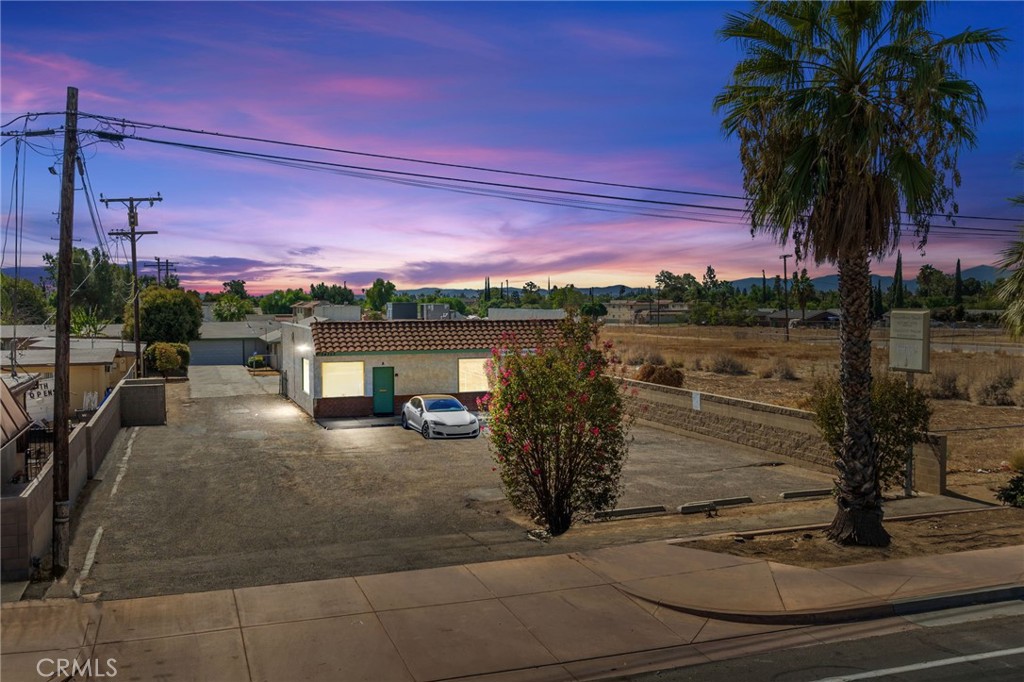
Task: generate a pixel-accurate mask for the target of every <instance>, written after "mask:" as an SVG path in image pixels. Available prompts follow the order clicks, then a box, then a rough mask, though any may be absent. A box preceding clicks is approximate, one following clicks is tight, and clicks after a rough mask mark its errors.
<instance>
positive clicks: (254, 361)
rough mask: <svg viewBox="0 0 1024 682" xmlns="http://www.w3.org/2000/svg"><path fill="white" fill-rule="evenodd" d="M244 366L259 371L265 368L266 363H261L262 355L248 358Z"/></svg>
mask: <svg viewBox="0 0 1024 682" xmlns="http://www.w3.org/2000/svg"><path fill="white" fill-rule="evenodd" d="M245 364H246V365H247V366H248V367H249V369H260V368H262V367H265V366H266V363H265V362H264V361H263V356H262V355H252V356H250V357H249V360H248V361H247V362H246V363H245Z"/></svg>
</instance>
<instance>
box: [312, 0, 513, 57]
mask: <svg viewBox="0 0 1024 682" xmlns="http://www.w3.org/2000/svg"><path fill="white" fill-rule="evenodd" d="M314 11H316V12H318V13H319V15H320V16H321V17H323V18H324V19H326V20H329V21H333V22H335V23H337V24H338V25H340V26H342V27H344V28H346V29H349V30H356V31H362V32H364V33H372V34H375V35H380V36H386V37H389V38H398V39H400V40H405V41H408V42H413V43H420V44H422V45H427V46H430V47H439V48H442V49H446V50H455V51H461V52H469V53H471V54H475V55H478V56H481V57H489V58H495V57H497V56H499V51H498V49H497V48H496V47H495V46H494V45H492V44H491V43H489V42H487V41H486V40H484V39H482V38H480V37H479V36H478V35H476V34H474V33H471V32H469V31H465V30H461V29H458V28H455V27H453V26H451V25H449V24H446V23H444V22H442V21H438V20H435V19H431V18H429V17H426V16H423V15H420V14H415V13H413V12H408V11H404V10H399V9H396V8H395V7H394V6H381V5H367V4H362V5H341V6H337V5H334V6H332V5H328V6H326V7H325V6H324V5H319V6H316V10H314Z"/></svg>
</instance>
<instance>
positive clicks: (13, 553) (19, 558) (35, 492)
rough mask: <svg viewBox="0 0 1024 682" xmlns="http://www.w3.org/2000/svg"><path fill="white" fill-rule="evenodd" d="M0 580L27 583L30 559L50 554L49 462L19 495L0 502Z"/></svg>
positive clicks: (51, 481) (51, 500)
mask: <svg viewBox="0 0 1024 682" xmlns="http://www.w3.org/2000/svg"><path fill="white" fill-rule="evenodd" d="M0 530H2V533H0V579H2V580H27V579H28V578H29V577H30V576H31V574H32V559H33V557H36V558H41V557H43V556H44V555H46V554H48V553H49V552H50V538H51V537H52V531H53V460H52V459H51V460H50V461H49V462H47V463H46V465H45V466H44V467H43V469H42V471H40V472H39V475H38V476H36V478H35V479H34V480H32V482H31V483H29V484H28V486H26V487H25V489H24V490H22V491H21V494H20V495H17V496H14V497H4V498H2V499H0Z"/></svg>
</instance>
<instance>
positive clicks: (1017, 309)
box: [996, 160, 1024, 338]
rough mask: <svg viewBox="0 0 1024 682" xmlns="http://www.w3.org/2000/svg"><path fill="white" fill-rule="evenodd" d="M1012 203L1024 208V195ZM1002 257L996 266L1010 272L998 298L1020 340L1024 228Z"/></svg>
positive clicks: (1023, 311) (1022, 330)
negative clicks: (1004, 307)
mask: <svg viewBox="0 0 1024 682" xmlns="http://www.w3.org/2000/svg"><path fill="white" fill-rule="evenodd" d="M1017 170H1024V160H1021V161H1018V162H1017ZM1010 203H1012V204H1014V205H1016V206H1024V193H1022V194H1018V195H1017V196H1015V197H1012V198H1011V199H1010ZM1000 255H1001V256H1002V260H1000V261H999V262H998V263H996V265H998V266H999V267H1001V268H1004V269H1006V270H1009V271H1010V272H1009V275H1008V276H1007V277H1006V278H1004V279H1003V281H1002V282H1000V283H999V286H998V288H997V289H996V297H997V298H998V299H999V300H1000V301H1001V302H1002V303H1003V305H1005V306H1006V311H1005V312H1004V313H1003V315H1002V318H1001V320H1002V322H1003V324H1004V325H1005V326H1006V329H1007V331H1009V332H1010V334H1011V335H1012V336H1013V337H1015V338H1020V337H1022V336H1024V226H1021V228H1020V233H1019V234H1018V236H1017V239H1016V241H1012V242H1010V245H1009V246H1008V247H1006V249H1004V250H1003V251H1002V252H1001V253H1000Z"/></svg>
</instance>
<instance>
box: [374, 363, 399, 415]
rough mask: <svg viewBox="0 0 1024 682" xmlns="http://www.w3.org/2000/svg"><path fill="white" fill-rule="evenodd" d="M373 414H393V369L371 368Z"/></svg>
mask: <svg viewBox="0 0 1024 682" xmlns="http://www.w3.org/2000/svg"><path fill="white" fill-rule="evenodd" d="M373 413H374V414H394V413H395V368H394V367H374V368H373Z"/></svg>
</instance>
